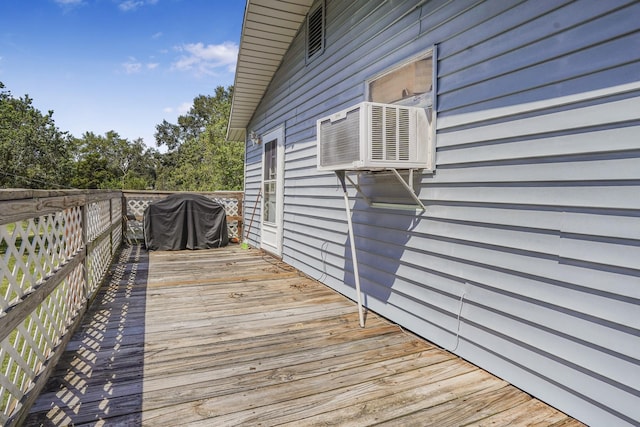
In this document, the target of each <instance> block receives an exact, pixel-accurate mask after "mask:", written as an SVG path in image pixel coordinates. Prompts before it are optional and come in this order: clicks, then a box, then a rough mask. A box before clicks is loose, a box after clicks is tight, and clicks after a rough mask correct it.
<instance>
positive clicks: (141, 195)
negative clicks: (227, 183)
mask: <svg viewBox="0 0 640 427" xmlns="http://www.w3.org/2000/svg"><path fill="white" fill-rule="evenodd" d="M122 193H123V197H124V199H125V205H126V209H127V212H126V216H127V217H128V220H127V223H126V224H127V225H126V229H125V231H124V233H125V238H126V240H128V241H133V240H142V239H143V236H142V219H143V214H144V210H145V209H146V208H147V206H149V204H150V203H152V202H155V201H157V200H161V199H164V198H165V197H167V196H169V195H171V194H175V193H176V192H172V191H131V190H125V191H123V192H122ZM197 194H201V195H203V196H206V197H208V198H210V199H212V200H214V201H216V202H218V203H219V204H221V205H222V206H224V209H225V211H226V213H227V228H228V230H229V240H231V241H232V242H236V243H237V242H240V241H241V240H242V203H243V202H242V201H243V197H244V193H243V192H241V191H215V192H198V193H197Z"/></svg>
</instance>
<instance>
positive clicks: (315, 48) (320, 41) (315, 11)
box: [307, 1, 324, 61]
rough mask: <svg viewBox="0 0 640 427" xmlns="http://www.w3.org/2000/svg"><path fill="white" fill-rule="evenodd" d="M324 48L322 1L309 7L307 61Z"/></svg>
mask: <svg viewBox="0 0 640 427" xmlns="http://www.w3.org/2000/svg"><path fill="white" fill-rule="evenodd" d="M323 50H324V1H322V2H320V3H318V4H317V5H315V6H314V7H312V8H311V10H310V11H309V14H308V15H307V61H309V60H311V59H313V58H315V57H316V56H318V55H320V54H321V53H322V51H323Z"/></svg>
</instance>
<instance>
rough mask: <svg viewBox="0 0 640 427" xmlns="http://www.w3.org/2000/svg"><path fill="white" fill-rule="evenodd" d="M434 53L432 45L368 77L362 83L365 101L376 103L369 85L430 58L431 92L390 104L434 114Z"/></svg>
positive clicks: (435, 76) (435, 100) (435, 47)
mask: <svg viewBox="0 0 640 427" xmlns="http://www.w3.org/2000/svg"><path fill="white" fill-rule="evenodd" d="M436 52H437V46H436V45H433V46H431V47H429V49H426V50H423V51H421V52H420V53H418V54H415V55H413V56H410V57H409V58H406V59H404V60H402V61H400V62H398V63H396V64H394V65H393V66H391V67H388V68H386V69H384V70H382V71H381V72H379V73H376V74H374V75H373V76H371V77H369V78H368V79H366V80H365V82H364V86H365V99H366V100H367V101H370V102H378V101H374V100H372V99H371V89H370V88H371V84H372V83H374V82H375V81H377V80H379V79H380V78H382V77H386V76H388V75H390V74H392V73H394V72H396V71H399V70H400V69H402V68H404V67H406V66H407V65H410V64H411V63H414V62H418V61H420V60H423V59H426V58H431V90H430V91H429V92H428V93H426V94H422V95H416V96H413V97H408V98H404V99H402V100H399V101H396V102H393V103H392V104H394V105H403V106H407V107H422V108H425V109H427V110H431V113H432V114H434V113H435V111H436V102H437V99H436V98H437V97H436V94H437V74H438V70H437V55H436ZM434 115H435V114H434Z"/></svg>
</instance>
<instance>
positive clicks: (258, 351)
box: [26, 245, 582, 426]
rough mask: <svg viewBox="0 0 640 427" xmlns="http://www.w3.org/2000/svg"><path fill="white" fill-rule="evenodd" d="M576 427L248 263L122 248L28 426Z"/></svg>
mask: <svg viewBox="0 0 640 427" xmlns="http://www.w3.org/2000/svg"><path fill="white" fill-rule="evenodd" d="M507 424H509V425H544V426H553V425H556V426H580V425H582V424H580V423H579V422H577V421H575V420H573V419H571V418H569V417H567V416H566V415H565V414H563V413H561V412H559V411H557V410H555V409H553V408H551V407H549V406H547V405H545V404H543V403H542V402H540V401H538V400H536V399H533V398H531V397H530V396H529V395H527V394H526V393H523V392H522V391H520V390H518V389H516V388H515V387H513V386H511V385H509V384H507V383H506V382H504V381H502V380H500V379H498V378H496V377H494V376H492V375H490V374H489V373H487V372H485V371H483V370H481V369H479V368H477V367H476V366H473V365H471V364H470V363H467V362H465V361H464V360H462V359H460V358H458V357H456V356H454V355H452V354H450V353H448V352H446V351H444V350H442V349H440V348H438V347H436V346H434V345H433V344H430V343H429V342H427V341H424V340H422V339H419V338H416V337H415V336H413V335H411V334H409V333H406V332H404V331H403V330H402V329H401V328H399V327H398V326H396V325H393V324H391V323H390V322H388V321H387V320H385V319H382V318H380V317H379V316H376V315H375V314H373V313H367V319H366V327H365V328H364V329H363V328H360V327H359V326H358V314H357V308H356V306H355V304H354V303H353V302H352V301H350V300H348V299H346V298H344V297H343V296H341V295H339V294H337V293H335V292H334V291H332V290H331V289H329V288H327V287H326V286H324V285H322V284H320V283H318V282H316V281H314V280H312V279H310V278H308V277H305V276H303V275H302V274H300V273H299V272H298V271H296V270H294V269H293V268H291V267H290V266H288V265H286V264H284V263H282V262H280V261H278V260H276V259H274V258H272V257H270V256H268V255H266V254H264V253H262V252H261V251H259V250H255V249H250V250H243V249H240V247H239V246H238V245H232V246H229V247H227V248H223V249H215V250H203V251H184V252H183V251H180V252H152V253H150V254H148V253H147V252H146V251H145V250H144V249H141V248H140V247H138V246H133V247H127V248H124V249H123V252H122V254H121V255H120V257H119V259H117V260H116V263H115V264H114V266H113V268H112V272H111V274H110V277H109V280H108V281H107V283H105V285H104V286H103V288H102V289H101V291H100V293H99V295H98V296H97V298H96V300H95V301H94V303H93V304H92V306H91V308H90V310H89V311H88V312H87V315H86V317H85V320H84V323H83V326H82V327H81V328H80V330H79V331H78V332H77V333H76V335H75V336H74V338H73V339H72V341H71V343H70V344H69V346H68V348H67V351H66V353H65V354H64V355H63V358H62V359H61V361H60V363H59V364H58V366H57V368H56V372H55V373H54V376H53V377H52V378H51V379H50V380H49V382H48V384H47V387H46V388H45V390H44V391H43V392H42V394H41V395H40V397H39V399H38V400H37V402H36V403H35V404H34V406H33V407H32V409H31V413H30V415H29V418H28V419H27V421H26V425H34V426H35V425H76V426H80V425H98V426H99V425H145V426H184V425H189V426H238V425H242V426H245V425H255V426H272V425H292V426H293V425H295V426H305V425H323V426H325V425H340V426H365V425H390V426H395V425H400V426H412V425H413V426H467V425H468V426H471V425H473V426H500V425H507Z"/></svg>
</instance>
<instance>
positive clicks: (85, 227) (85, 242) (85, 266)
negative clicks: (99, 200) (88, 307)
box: [82, 196, 90, 303]
mask: <svg viewBox="0 0 640 427" xmlns="http://www.w3.org/2000/svg"><path fill="white" fill-rule="evenodd" d="M82 246H83V248H82V250H83V251H84V260H83V261H82V277H83V278H84V295H83V296H82V299H83V303H84V301H85V300H88V299H89V289H90V286H89V278H90V277H89V204H88V201H87V197H86V196H85V197H84V201H83V203H82Z"/></svg>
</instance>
